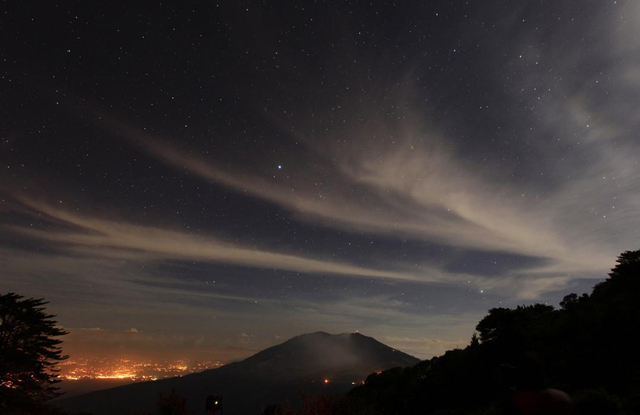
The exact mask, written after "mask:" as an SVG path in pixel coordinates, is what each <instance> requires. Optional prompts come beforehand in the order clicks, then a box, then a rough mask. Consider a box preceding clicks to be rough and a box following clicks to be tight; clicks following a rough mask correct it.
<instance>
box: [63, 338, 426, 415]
mask: <svg viewBox="0 0 640 415" xmlns="http://www.w3.org/2000/svg"><path fill="white" fill-rule="evenodd" d="M418 362H419V360H418V359H416V358H415V357H412V356H409V355H408V354H406V353H403V352H400V351H398V350H394V349H392V348H390V347H388V346H386V345H384V344H382V343H380V342H379V341H377V340H375V339H374V338H372V337H367V336H364V335H362V334H358V333H348V334H347V333H345V334H337V335H332V334H328V333H324V332H317V333H311V334H303V335H301V336H297V337H294V338H292V339H290V340H288V341H286V342H284V343H282V344H279V345H277V346H273V347H270V348H268V349H265V350H263V351H261V352H259V353H257V354H255V355H253V356H251V357H249V358H247V359H245V360H243V361H241V362H237V363H231V364H229V365H226V366H223V367H220V368H218V369H211V370H207V371H204V372H202V373H197V374H192V375H188V376H184V377H180V378H171V379H163V380H159V381H155V382H143V383H136V384H132V385H126V386H121V387H118V388H113V389H108V390H103V391H96V392H92V393H88V394H86V395H82V396H76V397H72V398H68V399H62V400H60V401H59V402H58V404H59V405H61V406H62V408H63V409H65V410H67V411H69V412H72V413H73V412H91V413H93V414H94V415H103V414H104V415H107V414H109V415H111V414H125V413H134V412H146V411H148V410H151V411H154V410H155V408H156V402H157V401H158V396H159V394H160V393H165V394H167V393H169V392H170V391H171V390H172V389H175V391H176V393H178V394H179V395H181V396H184V397H185V398H186V399H187V404H188V406H189V407H190V408H191V409H193V410H194V411H195V413H201V412H203V411H204V405H205V401H206V397H207V396H208V395H212V394H215V395H220V396H223V397H224V402H225V408H228V413H233V414H236V415H242V414H259V413H261V412H262V410H263V409H264V408H266V407H267V406H269V405H271V404H274V403H280V402H285V401H286V400H290V401H292V402H297V401H299V397H300V391H305V392H307V393H310V394H318V393H322V394H324V393H329V394H336V395H339V394H343V393H345V392H347V391H348V390H349V389H351V388H352V387H353V385H354V383H361V382H362V380H364V379H366V377H367V375H369V374H371V373H373V372H376V371H381V370H385V369H389V368H392V367H407V366H413V365H415V364H416V363H418ZM325 379H326V380H328V383H325V382H324V381H325Z"/></svg>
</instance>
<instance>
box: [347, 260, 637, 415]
mask: <svg viewBox="0 0 640 415" xmlns="http://www.w3.org/2000/svg"><path fill="white" fill-rule="evenodd" d="M638 322H640V251H627V252H624V253H622V254H621V255H620V256H619V257H618V260H617V265H616V266H615V267H614V268H613V269H612V270H611V272H610V273H609V278H607V279H606V280H605V281H603V282H601V283H599V284H598V285H596V286H595V287H594V289H593V293H592V294H582V295H577V294H569V295H567V296H565V297H564V299H563V300H562V302H560V309H557V310H556V309H554V308H553V307H551V306H548V305H544V304H535V305H529V306H519V307H516V308H515V309H508V308H494V309H492V310H490V311H489V314H488V315H487V316H486V317H484V318H483V319H482V320H481V321H480V322H479V323H478V325H477V327H476V330H477V333H478V334H477V335H474V336H473V337H472V339H471V343H470V344H469V346H467V347H466V348H465V349H463V350H451V351H448V352H446V353H445V354H444V355H443V356H440V357H434V358H432V359H430V360H426V361H424V362H421V363H418V364H417V365H415V366H414V367H411V368H405V369H400V368H396V369H390V370H387V371H384V372H382V373H380V374H374V375H371V376H369V377H368V378H367V380H366V382H365V384H364V385H363V386H360V387H357V388H355V389H353V390H352V391H351V392H350V393H349V394H348V395H347V396H346V397H345V398H344V399H343V401H342V402H341V405H342V408H345V410H344V411H339V414H341V415H342V414H348V415H355V414H357V415H365V414H366V415H369V414H405V413H406V414H408V413H422V414H474V415H490V414H512V413H513V414H521V413H523V412H522V411H521V408H523V406H522V405H528V403H527V402H530V403H531V404H532V405H533V403H534V401H535V402H537V403H536V404H540V405H542V404H543V403H545V404H549V403H553V404H554V405H556V407H557V408H561V407H562V408H563V410H564V411H565V412H561V413H567V411H569V410H570V409H569V407H568V406H567V405H569V402H568V401H567V400H566V394H564V395H562V392H560V391H564V392H566V393H568V394H569V395H570V396H572V397H573V401H574V403H575V407H574V409H575V411H574V414H575V415H581V414H592V413H593V414H595V413H597V414H612V415H613V414H625V415H626V414H640V353H638V351H637V349H638V347H637V341H636V340H635V339H638V338H640V324H638ZM525 398H526V399H525ZM530 398H531V399H533V398H535V399H533V400H531V399H530ZM563 399H564V400H563ZM534 406H535V405H534ZM519 408H520V409H519ZM525 413H550V412H539V411H538V412H531V411H530V412H525Z"/></svg>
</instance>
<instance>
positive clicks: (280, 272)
mask: <svg viewBox="0 0 640 415" xmlns="http://www.w3.org/2000/svg"><path fill="white" fill-rule="evenodd" d="M16 3H18V2H3V3H2V7H1V15H0V33H1V36H2V37H1V39H2V40H1V44H2V47H1V48H0V57H1V61H0V85H1V87H0V104H1V107H0V108H1V113H0V132H1V136H0V139H1V140H2V141H1V143H0V167H1V170H0V171H1V172H2V173H1V176H0V202H1V203H0V291H1V292H7V291H14V292H17V293H20V294H23V295H26V296H29V297H44V298H46V299H47V300H49V301H50V304H49V308H48V310H49V311H50V312H53V313H55V314H57V316H58V317H57V319H58V321H59V323H60V325H61V326H63V327H65V328H67V329H68V330H69V331H70V332H71V334H70V335H68V336H67V339H66V341H65V343H64V346H65V351H66V352H67V353H72V354H73V353H75V354H76V355H83V356H97V355H100V354H109V355H116V354H121V355H140V356H157V357H163V358H165V357H166V358H174V357H175V358H181V357H190V358H196V357H197V358H205V357H206V358H212V359H220V360H223V361H228V360H230V359H235V358H239V357H243V356H247V355H249V354H251V353H253V352H254V351H257V350H260V349H262V348H264V347H267V346H271V345H274V344H276V343H280V342H282V341H284V340H285V339H287V338H289V337H292V336H294V335H298V334H301V333H304V332H313V331H319V330H323V331H328V332H331V333H340V332H353V331H355V330H359V331H360V332H361V333H364V334H367V335H370V336H373V337H375V338H377V339H378V340H380V341H382V342H383V343H386V344H388V345H390V346H393V347H396V348H399V349H401V350H403V351H406V352H408V353H410V354H413V355H415V356H417V357H421V358H427V357H431V356H433V355H438V354H441V353H442V352H444V351H445V350H447V349H450V348H453V347H456V346H460V347H464V346H465V345H466V344H467V343H468V342H469V339H470V337H471V335H472V333H473V329H474V327H475V324H476V323H477V322H478V320H479V319H480V318H481V317H482V316H483V315H485V314H486V312H487V310H488V309H490V308H492V307H500V306H514V305H516V304H528V303H532V302H543V303H545V302H546V303H549V304H553V305H557V304H558V302H559V301H560V300H561V299H562V297H563V296H564V295H565V294H568V293H569V292H578V293H582V292H587V291H589V290H590V288H591V287H592V286H593V285H594V284H595V283H597V282H598V281H600V280H602V279H603V278H604V277H606V272H607V270H608V269H610V268H611V267H612V266H613V265H614V261H615V258H616V256H617V255H618V254H619V253H620V252H622V251H624V250H627V249H638V247H639V245H640V243H639V239H640V164H639V160H640V113H639V112H638V111H639V108H640V70H638V68H639V67H640V3H639V2H637V1H634V0H629V1H625V0H618V1H614V0H566V1H565V0H563V1H557V0H547V1H540V0H536V1H533V0H532V1H512V0H491V1H479V0H477V1H462V0H460V1H397V2H392V1H344V2H343V1H332V2H321V1H317V2H316V1H314V2H306V1H290V2H280V1H264V2H238V1H229V2H220V3H216V2H214V1H208V2H204V1H203V2H174V3H175V4H171V3H172V2H163V3H161V4H159V3H154V2H150V3H146V2H126V3H125V4H118V3H117V2H90V1H89V2H77V3H75V2H60V4H59V5H57V6H56V5H54V4H53V3H56V2H22V3H19V4H16ZM29 3H31V4H29ZM143 3H145V4H143Z"/></svg>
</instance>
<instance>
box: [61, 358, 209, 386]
mask: <svg viewBox="0 0 640 415" xmlns="http://www.w3.org/2000/svg"><path fill="white" fill-rule="evenodd" d="M220 366H222V363H220V362H219V361H190V360H175V361H152V360H135V359H107V358H92V359H87V358H77V359H69V360H67V361H65V362H62V363H61V364H60V376H59V378H60V379H61V380H71V381H72V380H80V379H130V380H132V381H146V380H158V379H163V378H169V377H175V376H183V375H188V374H190V373H194V372H202V371H203V370H207V369H214V368H217V367H220Z"/></svg>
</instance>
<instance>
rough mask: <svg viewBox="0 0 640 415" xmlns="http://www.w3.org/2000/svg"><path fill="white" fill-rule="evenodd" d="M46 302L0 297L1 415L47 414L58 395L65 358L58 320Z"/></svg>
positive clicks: (7, 296) (11, 294) (8, 296)
mask: <svg viewBox="0 0 640 415" xmlns="http://www.w3.org/2000/svg"><path fill="white" fill-rule="evenodd" d="M46 304H47V302H45V301H44V300H43V299H34V298H27V299H25V298H24V297H23V296H21V295H18V294H14V293H8V294H4V295H2V294H0V413H2V414H23V413H24V414H30V413H48V412H50V410H48V409H46V408H47V406H46V402H47V401H48V400H50V399H52V398H54V397H56V396H59V395H60V393H59V392H58V389H59V388H58V387H56V386H55V384H56V383H57V382H59V380H58V379H57V377H58V375H57V372H58V369H57V368H56V365H57V363H58V362H60V361H61V360H64V359H66V358H67V357H68V356H63V355H62V351H61V349H60V347H59V345H60V343H61V340H58V339H56V337H58V336H62V335H65V334H67V332H66V331H64V330H63V329H61V328H59V327H56V321H55V320H53V318H54V317H55V316H54V315H52V314H47V313H46V312H45V308H44V305H46Z"/></svg>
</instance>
